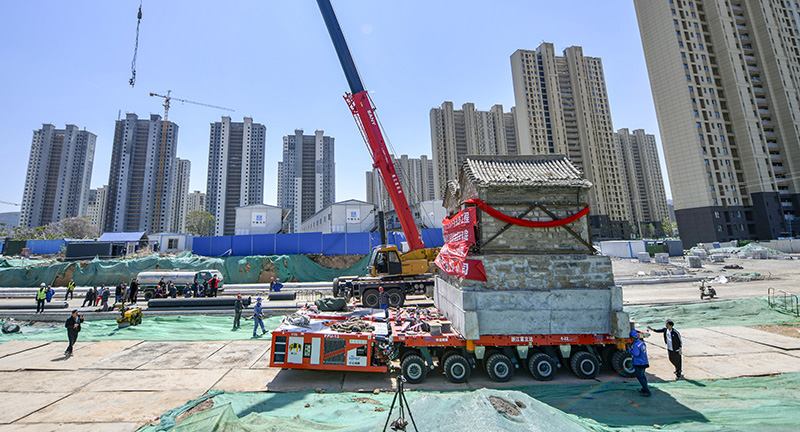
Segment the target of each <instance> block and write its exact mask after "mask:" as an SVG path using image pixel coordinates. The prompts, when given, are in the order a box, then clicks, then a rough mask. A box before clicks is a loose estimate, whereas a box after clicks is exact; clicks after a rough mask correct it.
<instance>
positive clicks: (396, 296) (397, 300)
mask: <svg viewBox="0 0 800 432" xmlns="http://www.w3.org/2000/svg"><path fill="white" fill-rule="evenodd" d="M386 295H388V296H389V306H390V307H395V308H396V307H403V303H405V300H406V298H405V296H404V295H403V291H400V289H399V288H389V290H388V291H386Z"/></svg>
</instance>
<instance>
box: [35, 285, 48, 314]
mask: <svg viewBox="0 0 800 432" xmlns="http://www.w3.org/2000/svg"><path fill="white" fill-rule="evenodd" d="M46 300H47V285H45V284H44V283H43V284H41V285H40V286H39V291H37V292H36V313H37V314H38V313H44V302H45V301H46Z"/></svg>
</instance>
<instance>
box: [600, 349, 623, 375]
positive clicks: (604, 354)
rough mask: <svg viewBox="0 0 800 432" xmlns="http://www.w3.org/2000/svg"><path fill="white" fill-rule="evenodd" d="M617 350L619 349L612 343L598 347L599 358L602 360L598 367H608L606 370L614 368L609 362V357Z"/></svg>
mask: <svg viewBox="0 0 800 432" xmlns="http://www.w3.org/2000/svg"><path fill="white" fill-rule="evenodd" d="M617 351H619V350H618V349H617V347H616V346H614V345H605V346H603V347H602V348H600V360H602V361H603V362H602V363H601V364H600V367H604V368H608V370H614V367H613V366H612V364H611V358H612V357H614V353H616V352H617Z"/></svg>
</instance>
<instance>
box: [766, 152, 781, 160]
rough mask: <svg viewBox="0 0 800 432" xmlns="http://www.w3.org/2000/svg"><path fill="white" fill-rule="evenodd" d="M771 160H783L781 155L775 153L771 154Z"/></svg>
mask: <svg viewBox="0 0 800 432" xmlns="http://www.w3.org/2000/svg"><path fill="white" fill-rule="evenodd" d="M769 158H770V159H772V160H782V159H781V155H779V154H775V153H770V154H769Z"/></svg>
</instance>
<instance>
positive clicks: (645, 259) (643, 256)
mask: <svg viewBox="0 0 800 432" xmlns="http://www.w3.org/2000/svg"><path fill="white" fill-rule="evenodd" d="M636 258H638V259H639V262H640V263H649V262H650V253H649V252H639V253H637V254H636Z"/></svg>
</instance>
